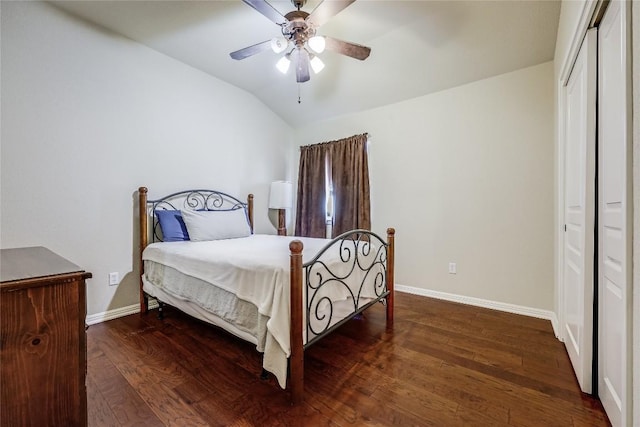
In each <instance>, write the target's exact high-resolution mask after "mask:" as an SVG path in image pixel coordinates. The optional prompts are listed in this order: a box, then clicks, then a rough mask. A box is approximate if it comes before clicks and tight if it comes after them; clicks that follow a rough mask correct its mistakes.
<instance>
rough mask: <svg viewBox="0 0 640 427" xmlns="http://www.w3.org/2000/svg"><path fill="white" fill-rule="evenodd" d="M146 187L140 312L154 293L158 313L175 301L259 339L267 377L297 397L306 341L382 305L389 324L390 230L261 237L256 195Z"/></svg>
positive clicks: (241, 334) (141, 205) (184, 308)
mask: <svg viewBox="0 0 640 427" xmlns="http://www.w3.org/2000/svg"><path fill="white" fill-rule="evenodd" d="M147 194H148V190H147V188H146V187H140V188H139V189H138V195H139V218H140V266H141V276H140V311H141V313H147V312H148V311H149V304H150V300H156V301H157V302H158V305H159V309H158V311H159V315H160V316H162V308H163V306H164V304H169V305H171V306H173V307H175V308H177V309H179V310H181V311H183V312H185V313H186V314H188V315H190V316H193V317H195V318H197V319H200V320H203V321H205V322H208V323H210V324H213V325H215V326H218V327H220V328H222V329H224V330H226V331H228V332H230V333H232V334H234V335H236V336H237V337H239V338H241V339H243V340H245V341H248V342H251V343H253V344H254V345H255V346H256V349H257V350H258V351H259V352H261V353H263V366H262V368H263V375H264V374H265V373H266V372H271V373H272V374H273V375H274V376H275V377H276V379H277V381H278V384H279V385H280V387H282V388H283V389H284V388H286V387H287V386H289V389H290V398H291V402H292V403H293V404H295V403H298V402H300V401H301V400H302V399H303V390H304V350H305V349H306V348H308V347H309V346H311V345H312V344H313V343H315V342H316V341H317V340H319V339H321V338H322V337H324V336H325V335H327V334H328V333H330V332H331V331H333V330H334V329H335V328H337V327H339V326H340V325H342V324H343V323H345V322H347V321H349V320H350V319H352V318H353V317H355V316H357V315H359V314H360V313H361V312H362V311H364V310H365V309H367V308H368V307H370V306H372V305H373V304H376V303H383V304H385V305H386V317H387V327H391V326H392V325H393V294H394V290H393V283H394V281H393V280H394V235H395V230H394V229H393V228H389V229H388V230H387V239H386V240H383V239H382V238H381V237H380V236H378V235H377V234H375V233H372V232H371V231H367V230H353V231H349V232H347V233H344V234H342V235H341V236H338V237H336V238H334V239H315V238H303V237H287V236H276V235H261V234H254V233H253V195H251V194H250V195H249V196H248V197H247V200H246V202H245V201H241V200H240V199H238V198H236V197H234V196H231V195H229V194H226V193H224V192H221V191H216V190H205V189H196V190H185V191H180V192H176V193H172V194H169V195H167V196H164V197H161V198H158V199H154V200H149V199H148V197H147ZM167 218H169V219H167ZM169 221H170V222H169ZM176 221H177V222H176ZM171 227H173V228H171ZM303 249H304V251H303Z"/></svg>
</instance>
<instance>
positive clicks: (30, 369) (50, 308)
mask: <svg viewBox="0 0 640 427" xmlns="http://www.w3.org/2000/svg"><path fill="white" fill-rule="evenodd" d="M0 252H1V257H0V395H1V399H0V426H2V427H8V426H20V427H26V426H38V427H40V426H86V425H87V391H86V385H85V378H86V370H87V340H86V333H85V317H86V312H87V308H86V298H85V294H86V289H85V279H88V278H90V277H91V273H87V272H85V271H83V270H82V269H81V268H80V267H78V266H77V265H75V264H73V263H71V262H69V261H67V260H66V259H64V258H62V257H61V256H59V255H56V254H55V253H53V252H51V251H50V250H48V249H46V248H43V247H32V248H16V249H2V250H0Z"/></svg>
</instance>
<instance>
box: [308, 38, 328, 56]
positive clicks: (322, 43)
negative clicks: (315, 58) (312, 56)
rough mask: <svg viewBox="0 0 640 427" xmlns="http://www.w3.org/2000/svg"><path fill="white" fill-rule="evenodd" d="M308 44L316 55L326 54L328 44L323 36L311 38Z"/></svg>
mask: <svg viewBox="0 0 640 427" xmlns="http://www.w3.org/2000/svg"><path fill="white" fill-rule="evenodd" d="M307 44H308V45H309V47H310V48H311V50H313V51H314V52H315V53H322V52H324V48H325V47H326V46H327V42H326V40H325V39H324V37H322V36H313V37H311V38H310V39H309V41H308V42H307Z"/></svg>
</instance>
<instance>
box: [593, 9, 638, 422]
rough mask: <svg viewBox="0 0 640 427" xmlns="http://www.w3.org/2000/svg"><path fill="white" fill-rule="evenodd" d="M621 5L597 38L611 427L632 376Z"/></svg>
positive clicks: (601, 365)
mask: <svg viewBox="0 0 640 427" xmlns="http://www.w3.org/2000/svg"><path fill="white" fill-rule="evenodd" d="M626 28H627V26H626V4H625V2H621V1H612V2H611V3H609V6H608V8H607V11H606V12H605V15H604V17H603V19H602V22H601V24H600V28H599V35H598V45H599V47H598V68H599V70H598V71H599V72H598V79H599V80H598V85H599V89H598V90H599V93H598V99H599V103H598V176H599V178H598V181H599V182H598V186H599V188H598V191H599V201H598V209H599V211H598V213H599V218H600V220H599V224H598V235H599V248H598V263H599V270H598V271H599V278H598V283H599V284H600V286H599V293H598V297H599V319H600V321H599V330H598V333H599V342H600V343H601V345H600V346H599V347H600V348H599V351H598V394H599V397H600V400H601V401H602V405H603V406H604V408H605V410H606V412H607V415H608V416H609V419H610V421H611V423H612V425H613V426H624V425H626V424H627V419H628V408H629V403H628V395H629V393H630V384H629V378H630V375H629V374H628V373H629V372H631V370H630V368H629V359H628V352H629V347H628V337H629V329H628V328H629V322H628V319H629V317H630V315H629V313H630V306H629V304H630V298H629V295H630V278H629V269H628V260H629V259H630V258H629V255H630V249H629V243H630V242H629V239H627V236H628V235H629V230H630V226H629V225H628V224H629V223H628V221H629V217H628V215H627V212H628V208H629V201H630V198H629V188H627V182H629V174H630V168H629V159H628V158H627V152H628V149H629V141H628V122H627V120H628V113H627V105H628V104H627V90H628V86H627V81H628V78H627V58H626V46H627V30H626Z"/></svg>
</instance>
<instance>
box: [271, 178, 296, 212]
mask: <svg viewBox="0 0 640 427" xmlns="http://www.w3.org/2000/svg"><path fill="white" fill-rule="evenodd" d="M291 189H292V186H291V183H290V182H289V181H274V182H272V183H271V191H270V192H269V208H270V209H288V208H290V207H291V206H292V204H293V194H292V192H291V191H292V190H291Z"/></svg>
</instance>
